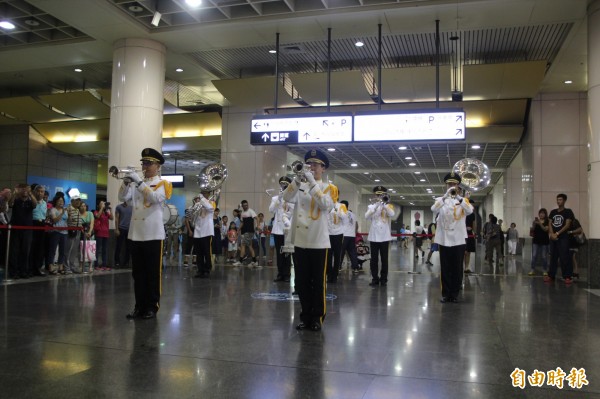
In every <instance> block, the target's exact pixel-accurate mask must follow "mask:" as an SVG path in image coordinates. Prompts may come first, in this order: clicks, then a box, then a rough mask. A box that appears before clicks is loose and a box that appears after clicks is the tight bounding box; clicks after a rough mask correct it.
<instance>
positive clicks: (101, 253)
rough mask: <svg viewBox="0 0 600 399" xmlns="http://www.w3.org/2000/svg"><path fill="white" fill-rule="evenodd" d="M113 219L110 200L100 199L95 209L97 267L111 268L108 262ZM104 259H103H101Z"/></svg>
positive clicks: (101, 268)
mask: <svg viewBox="0 0 600 399" xmlns="http://www.w3.org/2000/svg"><path fill="white" fill-rule="evenodd" d="M109 220H113V215H112V212H111V210H110V202H104V201H100V203H99V204H98V210H97V211H94V234H95V236H96V268H97V269H98V270H111V268H110V266H109V264H108V221H109ZM100 259H102V260H100Z"/></svg>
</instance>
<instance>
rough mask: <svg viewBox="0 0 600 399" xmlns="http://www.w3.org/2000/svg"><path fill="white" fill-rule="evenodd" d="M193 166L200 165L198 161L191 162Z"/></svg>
mask: <svg viewBox="0 0 600 399" xmlns="http://www.w3.org/2000/svg"><path fill="white" fill-rule="evenodd" d="M192 163H193V164H194V165H200V161H193V162H192Z"/></svg>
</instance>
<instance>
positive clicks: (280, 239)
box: [269, 176, 294, 282]
mask: <svg viewBox="0 0 600 399" xmlns="http://www.w3.org/2000/svg"><path fill="white" fill-rule="evenodd" d="M291 182H292V179H290V178H289V177H287V176H281V177H280V178H279V187H280V188H281V194H279V195H275V196H273V198H271V204H270V205H269V212H271V213H274V214H275V219H274V220H273V229H272V230H271V234H273V238H274V240H275V253H276V256H277V278H276V279H275V280H273V281H275V282H280V281H283V282H289V281H290V276H291V268H292V257H291V256H289V255H290V254H287V253H284V252H282V247H283V246H284V244H285V238H286V236H289V235H290V226H291V220H292V212H293V211H294V204H290V203H288V202H285V201H284V200H283V191H285V189H286V188H287V187H288V185H289V184H290V183H291Z"/></svg>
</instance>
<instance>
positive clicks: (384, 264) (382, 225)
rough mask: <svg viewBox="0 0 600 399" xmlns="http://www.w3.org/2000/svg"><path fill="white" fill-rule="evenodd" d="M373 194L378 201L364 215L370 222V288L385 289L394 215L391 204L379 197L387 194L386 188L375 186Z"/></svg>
mask: <svg viewBox="0 0 600 399" xmlns="http://www.w3.org/2000/svg"><path fill="white" fill-rule="evenodd" d="M373 193H375V195H376V196H377V197H376V198H377V199H378V201H377V202H376V203H374V204H371V205H369V206H368V208H367V213H365V219H367V220H370V221H371V227H370V228H369V235H368V239H369V244H370V246H371V278H372V279H371V283H370V284H369V285H370V286H371V287H376V286H378V285H381V286H382V287H385V286H386V285H387V280H388V277H387V276H388V255H389V249H390V241H391V240H392V227H391V223H392V219H391V218H392V217H394V215H395V214H396V212H395V211H394V206H393V205H392V204H388V203H385V202H384V201H382V200H381V197H382V196H383V195H384V194H385V193H387V188H385V187H383V186H377V187H375V188H373ZM379 255H381V273H380V272H379V270H378V269H379Z"/></svg>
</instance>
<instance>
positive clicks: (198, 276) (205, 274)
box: [194, 272, 210, 278]
mask: <svg viewBox="0 0 600 399" xmlns="http://www.w3.org/2000/svg"><path fill="white" fill-rule="evenodd" d="M209 275H210V274H209V273H207V272H202V273H196V274H195V275H194V277H195V278H208V276H209Z"/></svg>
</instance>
